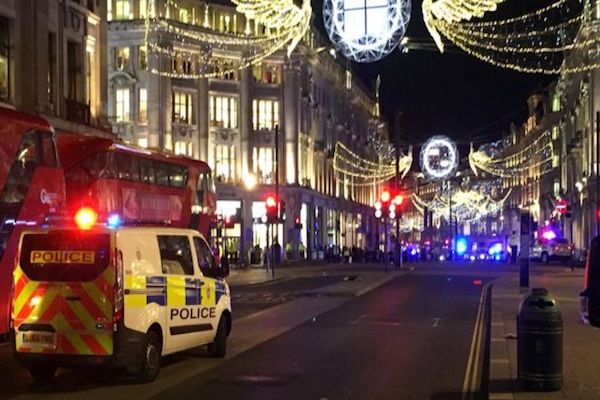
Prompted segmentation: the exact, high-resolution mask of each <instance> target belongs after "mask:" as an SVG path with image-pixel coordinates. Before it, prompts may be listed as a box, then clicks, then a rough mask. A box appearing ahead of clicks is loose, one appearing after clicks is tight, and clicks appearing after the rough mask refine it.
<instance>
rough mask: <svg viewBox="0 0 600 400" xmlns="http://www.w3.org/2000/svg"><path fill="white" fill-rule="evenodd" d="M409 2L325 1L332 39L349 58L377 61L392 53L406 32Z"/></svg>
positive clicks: (362, 61)
mask: <svg viewBox="0 0 600 400" xmlns="http://www.w3.org/2000/svg"><path fill="white" fill-rule="evenodd" d="M410 10H411V3H410V0H368V1H367V0H325V1H324V2H323V20H324V23H325V29H326V30H327V35H328V36H329V39H330V40H331V41H332V42H333V44H334V46H335V47H336V49H337V50H338V51H340V52H341V53H342V54H343V55H344V56H345V57H346V58H349V59H351V60H353V61H356V62H359V63H369V62H373V61H377V60H380V59H382V58H383V57H385V56H386V55H388V54H389V53H391V52H392V51H393V50H394V49H395V48H396V46H398V43H400V40H401V39H402V37H403V36H404V34H405V33H406V28H407V27H408V22H409V21H410Z"/></svg>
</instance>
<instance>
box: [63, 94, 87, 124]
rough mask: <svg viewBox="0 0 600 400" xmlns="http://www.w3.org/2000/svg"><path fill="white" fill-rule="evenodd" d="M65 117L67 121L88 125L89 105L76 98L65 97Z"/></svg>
mask: <svg viewBox="0 0 600 400" xmlns="http://www.w3.org/2000/svg"><path fill="white" fill-rule="evenodd" d="M65 110H66V118H67V120H69V121H73V122H77V123H80V124H85V125H90V122H91V118H90V106H89V104H85V103H81V102H79V101H77V100H71V99H65Z"/></svg>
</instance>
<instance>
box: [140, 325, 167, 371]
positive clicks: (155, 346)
mask: <svg viewBox="0 0 600 400" xmlns="http://www.w3.org/2000/svg"><path fill="white" fill-rule="evenodd" d="M161 347H162V346H161V342H160V338H159V337H158V335H157V334H156V332H154V331H149V332H148V333H147V334H146V343H145V345H144V348H143V351H144V353H143V354H142V368H141V371H140V373H139V379H140V380H141V381H142V382H152V381H154V380H155V379H156V377H157V376H158V372H159V371H160V356H161Z"/></svg>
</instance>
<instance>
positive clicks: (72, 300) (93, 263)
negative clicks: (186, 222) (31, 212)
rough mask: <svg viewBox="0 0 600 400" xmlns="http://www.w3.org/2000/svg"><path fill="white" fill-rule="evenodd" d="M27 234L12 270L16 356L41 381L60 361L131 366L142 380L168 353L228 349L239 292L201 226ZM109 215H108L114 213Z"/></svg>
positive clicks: (86, 215) (81, 217)
mask: <svg viewBox="0 0 600 400" xmlns="http://www.w3.org/2000/svg"><path fill="white" fill-rule="evenodd" d="M95 218H96V216H95V213H94V212H93V210H90V209H82V210H80V211H79V212H78V213H77V215H76V217H75V221H76V222H77V224H76V225H77V226H61V227H56V226H55V227H52V226H50V227H46V228H44V227H40V228H35V229H31V230H27V231H25V232H23V233H22V235H21V239H20V244H19V251H18V259H17V260H16V261H17V265H16V268H15V272H14V289H13V307H12V317H13V332H14V346H15V347H14V348H15V351H16V357H17V358H18V360H19V361H20V362H21V363H22V364H23V365H25V366H26V367H27V368H28V369H29V371H30V372H31V375H32V376H33V377H34V378H35V379H38V380H43V379H49V378H51V377H52V376H54V374H55V372H56V369H57V368H58V367H59V366H65V367H69V366H77V365H82V364H83V365H108V366H114V367H125V368H126V369H127V370H128V372H130V373H133V374H135V375H137V376H138V377H139V378H140V379H141V380H143V381H152V380H154V379H155V378H156V376H157V375H158V372H159V369H160V359H161V356H162V355H166V354H171V353H175V352H178V351H182V350H187V349H190V348H194V347H198V346H201V345H208V352H209V354H211V355H213V356H215V357H223V356H225V351H226V341H227V337H228V335H229V333H230V332H231V300H230V296H229V287H228V285H227V283H226V282H225V281H224V278H225V277H226V276H227V275H228V274H229V268H228V267H227V266H220V265H218V264H217V262H216V260H215V258H214V256H213V254H212V253H211V251H210V248H209V246H208V245H207V243H206V241H205V240H204V238H203V237H202V236H201V235H200V234H199V233H198V232H197V231H194V230H189V229H181V228H167V227H164V228H163V227H147V226H146V227H135V226H122V225H121V226H119V225H118V224H110V223H107V224H97V223H95ZM109 221H110V219H109Z"/></svg>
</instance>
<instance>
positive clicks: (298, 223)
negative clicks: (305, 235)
mask: <svg viewBox="0 0 600 400" xmlns="http://www.w3.org/2000/svg"><path fill="white" fill-rule="evenodd" d="M294 229H302V222H301V221H300V217H296V218H294Z"/></svg>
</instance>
